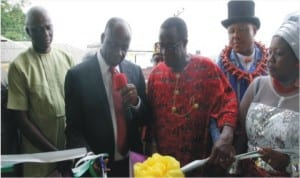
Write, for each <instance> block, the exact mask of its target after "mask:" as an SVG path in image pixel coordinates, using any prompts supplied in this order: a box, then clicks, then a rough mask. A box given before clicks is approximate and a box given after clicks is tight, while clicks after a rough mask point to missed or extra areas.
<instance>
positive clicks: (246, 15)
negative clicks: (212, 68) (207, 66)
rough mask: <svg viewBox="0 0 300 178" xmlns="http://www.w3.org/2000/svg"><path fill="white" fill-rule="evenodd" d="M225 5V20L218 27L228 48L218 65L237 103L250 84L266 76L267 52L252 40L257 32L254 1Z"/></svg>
mask: <svg viewBox="0 0 300 178" xmlns="http://www.w3.org/2000/svg"><path fill="white" fill-rule="evenodd" d="M227 5H228V18H227V19H225V20H223V21H222V22H221V23H222V25H223V26H224V27H225V28H226V29H227V32H228V38H229V44H228V46H226V47H225V48H224V49H223V50H222V52H221V54H220V56H219V58H218V65H219V66H220V68H221V69H222V71H223V72H224V73H225V75H226V76H227V78H228V79H229V81H230V83H231V85H232V87H233V88H234V90H235V92H236V94H237V97H238V101H241V99H242V97H243V95H244V93H245V91H246V89H247V88H248V86H249V84H250V83H251V81H253V79H254V78H255V77H257V76H260V75H266V74H267V72H266V62H267V49H266V48H265V46H264V45H263V44H261V43H258V42H256V41H255V39H254V37H255V35H256V33H257V31H258V30H259V28H260V20H259V18H258V17H256V16H255V3H254V1H252V0H231V1H229V2H228V4H227Z"/></svg>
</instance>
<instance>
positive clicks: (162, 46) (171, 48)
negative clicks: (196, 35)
mask: <svg viewBox="0 0 300 178" xmlns="http://www.w3.org/2000/svg"><path fill="white" fill-rule="evenodd" d="M180 43H181V40H179V41H177V42H176V43H173V44H164V43H159V46H160V51H162V50H167V51H175V50H176V48H177V47H178V46H179V45H180Z"/></svg>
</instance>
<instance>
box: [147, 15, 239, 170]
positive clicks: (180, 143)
mask: <svg viewBox="0 0 300 178" xmlns="http://www.w3.org/2000/svg"><path fill="white" fill-rule="evenodd" d="M159 40H160V41H159V42H160V50H161V54H162V56H163V60H164V62H161V63H159V64H158V65H157V66H155V67H154V69H153V70H152V72H151V74H150V76H149V80H148V99H149V103H150V105H151V109H152V112H153V122H152V124H151V126H152V127H151V131H152V134H153V138H154V139H153V144H156V149H157V151H158V152H159V153H160V154H166V155H171V156H174V157H175V158H176V159H177V160H178V161H180V164H181V167H182V166H184V165H186V164H187V163H189V162H191V161H194V160H197V159H204V158H207V157H210V161H209V164H207V165H206V166H205V167H204V168H199V169H197V170H195V171H193V172H190V173H189V174H187V175H186V176H222V175H224V174H225V169H223V172H222V171H221V172H222V173H223V174H217V175H216V174H214V173H216V172H218V171H212V170H213V168H214V167H218V166H217V165H220V164H222V163H223V162H224V160H232V159H233V156H234V153H233V149H232V140H233V130H234V127H235V125H236V117H237V99H236V95H235V93H234V91H233V89H232V88H231V86H230V84H229V82H228V81H227V79H226V77H225V75H224V74H223V73H222V72H221V70H220V69H219V68H218V66H217V65H215V64H214V63H213V62H212V61H211V60H210V59H209V58H206V57H200V56H193V55H188V54H187V51H186V47H187V42H188V39H187V27H186V24H185V22H184V21H183V20H182V19H180V18H178V17H171V18H168V19H167V20H166V21H165V22H164V23H163V24H162V25H161V29H160V36H159ZM210 118H216V120H217V124H218V127H219V129H220V130H221V135H220V137H219V139H218V140H217V141H216V142H215V143H214V144H213V143H212V139H211V138H210V134H209V121H210ZM219 168H220V167H219ZM221 172H218V173H221Z"/></svg>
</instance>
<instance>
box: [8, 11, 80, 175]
mask: <svg viewBox="0 0 300 178" xmlns="http://www.w3.org/2000/svg"><path fill="white" fill-rule="evenodd" d="M25 25H26V32H27V34H28V35H29V36H30V38H31V42H32V47H30V48H29V49H27V50H26V51H24V52H22V53H21V54H19V55H18V57H17V58H16V59H15V60H14V61H13V62H12V63H11V65H10V67H9V72H8V85H9V86H8V88H9V89H8V90H9V91H8V104H7V106H8V108H9V109H12V110H14V118H15V119H16V120H17V123H18V127H19V129H20V131H21V133H22V153H37V152H47V151H56V150H60V149H64V145H65V135H64V129H65V103H64V80H65V74H66V72H67V70H68V69H69V68H70V67H72V66H74V62H73V59H72V58H71V57H70V56H69V55H68V54H66V53H65V52H63V51H61V50H59V49H54V48H52V47H51V43H52V39H53V26H52V22H51V19H50V17H49V14H48V12H47V11H46V10H45V9H44V8H42V7H32V8H31V9H29V11H28V13H27V14H26V19H25ZM57 168H58V166H57V165H56V164H24V168H23V176H25V177H36V176H38V177H45V176H51V175H52V176H53V175H54V176H59V174H58V173H59V172H58V171H56V170H60V169H57ZM53 173H57V174H53Z"/></svg>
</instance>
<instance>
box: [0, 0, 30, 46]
mask: <svg viewBox="0 0 300 178" xmlns="http://www.w3.org/2000/svg"><path fill="white" fill-rule="evenodd" d="M27 4H28V3H27V1H26V0H21V1H14V0H1V35H2V36H4V37H6V38H9V39H12V40H15V41H24V40H28V39H29V37H28V36H27V34H26V32H25V28H24V27H25V25H24V24H25V22H24V21H25V14H24V12H23V10H22V8H24V7H25V6H26V5H27Z"/></svg>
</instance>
